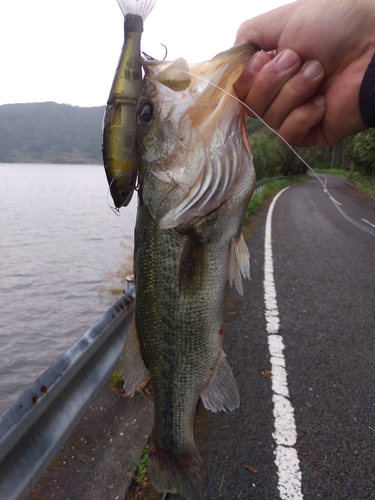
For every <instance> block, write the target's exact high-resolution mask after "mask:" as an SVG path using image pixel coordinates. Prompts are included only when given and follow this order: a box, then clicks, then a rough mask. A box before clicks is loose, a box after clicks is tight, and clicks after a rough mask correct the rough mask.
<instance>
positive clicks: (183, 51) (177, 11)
mask: <svg viewBox="0 0 375 500" xmlns="http://www.w3.org/2000/svg"><path fill="white" fill-rule="evenodd" d="M290 1H291V0H289V1H288V0H262V1H255V0H229V1H226V2H218V1H217V0H180V1H178V0H157V3H156V6H155V8H154V10H153V11H152V12H151V14H150V15H149V17H148V19H147V20H146V22H145V26H144V33H143V38H142V50H144V51H145V52H147V53H148V54H150V55H152V56H153V57H155V58H158V59H162V58H163V57H164V48H162V47H161V45H160V44H164V45H166V46H167V47H168V59H169V60H173V59H176V58H178V57H185V58H186V59H187V60H188V61H190V62H195V61H201V60H204V59H209V58H211V57H213V56H214V55H215V54H216V53H218V52H220V51H222V50H226V49H228V48H229V47H231V46H232V44H233V41H234V38H235V34H236V31H237V28H238V27H239V25H240V24H241V22H243V21H245V20H246V19H249V18H251V17H255V16H256V15H258V14H260V13H262V12H265V11H267V10H271V9H273V8H275V7H278V6H280V5H284V4H286V3H289V2H290ZM122 43H123V15H122V12H121V10H120V8H119V6H118V4H117V1H116V0H64V1H60V2H59V1H57V0H32V1H31V0H1V2H0V105H1V104H6V103H15V102H44V101H55V102H58V103H66V104H73V105H77V106H100V105H103V104H105V103H106V101H107V97H108V93H109V90H110V86H111V83H112V79H113V75H114V72H115V69H116V66H117V61H118V58H119V55H120V51H121V46H122Z"/></svg>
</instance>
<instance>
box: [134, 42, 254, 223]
mask: <svg viewBox="0 0 375 500" xmlns="http://www.w3.org/2000/svg"><path fill="white" fill-rule="evenodd" d="M256 50H257V47H255V46H254V45H252V44H246V45H241V46H237V47H233V48H232V49H230V50H228V51H226V52H222V53H220V54H218V55H217V56H215V57H214V58H213V59H211V60H210V61H206V62H203V63H200V64H194V65H190V66H189V65H188V64H187V62H186V61H185V60H184V59H178V60H177V61H175V62H173V63H171V62H153V61H144V63H143V64H144V67H145V82H144V86H143V90H142V93H141V99H144V100H147V99H148V100H149V102H150V103H152V105H153V108H154V113H153V118H152V121H150V123H146V124H141V125H140V129H139V137H140V149H141V151H140V152H141V158H142V162H141V163H142V164H141V169H140V181H141V182H140V184H141V185H142V197H143V200H144V202H145V203H146V205H147V206H148V208H149V210H150V212H151V214H152V215H153V217H154V218H155V219H156V220H157V221H158V222H159V225H160V227H161V228H163V229H169V228H174V227H177V226H180V225H181V224H183V225H186V224H189V225H191V224H194V223H196V222H197V220H199V219H200V218H202V217H204V216H206V215H207V214H208V213H210V212H212V211H213V210H215V209H216V208H218V207H219V206H220V205H221V204H222V203H224V202H225V201H226V200H227V199H228V198H229V197H231V196H233V195H235V193H236V190H237V188H238V185H239V184H240V183H241V182H243V176H244V175H245V172H246V168H245V165H246V164H247V163H248V162H249V161H251V154H250V148H249V143H248V137H247V132H246V126H245V114H244V112H242V110H241V107H242V104H241V103H240V102H238V100H236V99H235V98H233V95H234V94H235V93H234V90H233V84H234V82H235V81H236V79H237V78H238V77H239V76H240V74H241V72H242V71H243V69H244V67H245V65H246V64H247V62H248V61H249V60H250V58H251V56H252V55H253V54H254V52H255V51H256Z"/></svg>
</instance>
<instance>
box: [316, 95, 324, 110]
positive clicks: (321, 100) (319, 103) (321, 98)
mask: <svg viewBox="0 0 375 500" xmlns="http://www.w3.org/2000/svg"><path fill="white" fill-rule="evenodd" d="M313 102H314V104H315V105H316V106H318V107H319V108H324V106H325V105H326V96H325V95H317V96H316V97H315V99H314V101H313Z"/></svg>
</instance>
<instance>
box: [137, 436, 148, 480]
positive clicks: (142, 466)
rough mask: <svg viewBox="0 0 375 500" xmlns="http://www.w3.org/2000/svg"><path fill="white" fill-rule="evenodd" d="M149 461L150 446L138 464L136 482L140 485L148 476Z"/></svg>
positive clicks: (146, 448)
mask: <svg viewBox="0 0 375 500" xmlns="http://www.w3.org/2000/svg"><path fill="white" fill-rule="evenodd" d="M147 461H148V445H146V446H145V448H144V450H143V453H142V456H141V458H140V459H139V462H138V468H137V472H136V474H135V480H136V482H137V483H138V484H142V483H143V481H144V479H145V477H146V474H147Z"/></svg>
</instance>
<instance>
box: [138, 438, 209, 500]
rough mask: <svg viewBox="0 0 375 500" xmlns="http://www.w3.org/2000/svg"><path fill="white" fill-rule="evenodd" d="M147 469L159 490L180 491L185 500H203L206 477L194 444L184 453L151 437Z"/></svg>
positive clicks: (206, 482)
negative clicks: (156, 441)
mask: <svg viewBox="0 0 375 500" xmlns="http://www.w3.org/2000/svg"><path fill="white" fill-rule="evenodd" d="M147 469H148V471H149V473H150V476H151V479H152V481H153V483H154V486H155V487H156V488H157V489H158V490H159V491H160V492H165V491H168V492H170V493H176V492H180V493H181V494H182V495H183V496H185V497H186V499H187V500H204V494H205V491H206V489H207V486H208V478H207V474H206V471H205V470H204V467H203V463H202V459H201V457H200V455H199V453H198V450H197V449H196V447H195V446H194V445H193V446H192V447H191V448H190V449H189V450H187V451H186V452H184V453H174V452H172V451H167V450H164V449H162V448H160V447H158V446H157V445H156V444H155V443H154V442H153V441H152V439H151V444H150V450H149V454H148V466H147Z"/></svg>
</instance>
